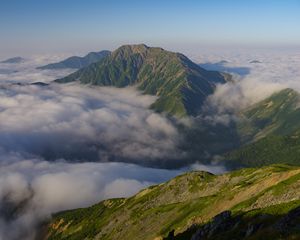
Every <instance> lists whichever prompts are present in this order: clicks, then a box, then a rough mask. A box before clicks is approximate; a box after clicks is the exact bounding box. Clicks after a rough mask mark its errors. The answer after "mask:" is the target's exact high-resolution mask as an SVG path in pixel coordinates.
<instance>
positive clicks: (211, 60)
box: [194, 49, 300, 123]
mask: <svg viewBox="0 0 300 240" xmlns="http://www.w3.org/2000/svg"><path fill="white" fill-rule="evenodd" d="M194 58H195V59H197V61H198V62H202V63H204V64H200V65H202V66H207V67H210V68H211V69H213V70H220V71H227V72H229V73H231V74H232V75H233V77H234V78H233V82H229V83H227V84H223V85H219V86H218V87H217V89H216V91H215V93H214V94H213V95H212V96H210V97H209V99H208V101H207V104H208V106H207V108H208V109H209V110H212V109H214V111H213V112H214V114H215V115H214V116H213V117H211V116H210V117H211V118H212V119H214V121H216V122H224V123H228V122H229V121H231V120H232V117H234V115H235V113H236V112H239V111H240V110H242V109H244V108H246V107H248V106H250V105H252V104H254V103H256V102H258V101H261V100H263V99H265V98H266V97H268V96H270V95H271V94H272V93H274V92H276V91H279V90H281V89H283V88H287V87H289V88H293V89H295V90H298V91H300V54H299V50H285V51H284V50H282V51H280V50H270V49H268V50H259V51H255V50H253V49H252V50H251V49H249V50H244V51H232V52H223V53H219V54H206V55H205V54H204V55H202V56H201V57H196V56H194ZM216 113H218V114H216ZM232 113H233V114H232ZM233 120H234V119H233Z"/></svg>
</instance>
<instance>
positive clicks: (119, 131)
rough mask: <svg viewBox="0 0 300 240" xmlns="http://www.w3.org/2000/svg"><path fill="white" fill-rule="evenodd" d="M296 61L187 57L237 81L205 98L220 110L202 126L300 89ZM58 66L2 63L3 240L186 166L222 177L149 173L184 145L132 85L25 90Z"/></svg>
mask: <svg viewBox="0 0 300 240" xmlns="http://www.w3.org/2000/svg"><path fill="white" fill-rule="evenodd" d="M299 56H300V55H299V52H274V51H270V52H269V51H266V52H262V53H261V52H260V53H253V52H251V51H250V52H249V51H245V52H244V51H242V52H240V53H237V52H234V53H232V52H226V53H224V54H221V53H219V54H218V53H217V54H211V53H207V54H199V55H193V59H194V60H195V61H196V62H198V63H199V64H200V65H201V66H203V67H206V68H208V69H212V70H221V71H227V72H230V73H232V74H233V75H234V81H233V82H231V83H227V84H224V85H220V86H218V87H217V89H216V92H215V94H214V95H212V96H211V97H210V98H209V99H208V102H207V106H206V107H207V108H212V109H215V110H216V112H217V114H216V115H214V116H213V117H212V118H211V119H209V121H211V122H213V121H215V122H218V123H220V122H221V123H224V124H227V123H228V121H231V120H232V119H233V118H232V116H234V114H233V113H234V112H236V111H238V110H240V109H242V108H245V107H247V106H249V105H250V104H253V103H255V102H257V101H259V100H261V99H263V98H265V97H266V96H268V95H270V94H272V93H273V92H274V91H277V90H279V89H282V88H285V87H292V88H295V89H296V90H300V84H299V83H300V79H299V76H300V57H299ZM56 60H58V58H57V57H52V58H49V57H35V58H33V59H32V60H30V59H29V60H27V61H25V62H24V63H21V64H0V239H1V240H2V239H8V240H14V239H28V240H31V239H33V238H34V236H35V234H36V232H35V231H34V229H36V228H35V227H36V226H37V225H38V224H40V222H41V221H43V220H45V219H47V218H49V217H50V216H51V213H53V212H57V211H61V210H65V209H72V208H78V207H85V206H89V205H91V204H94V203H96V202H99V201H100V200H102V199H106V198H112V197H126V196H130V195H132V194H134V193H136V192H137V191H139V190H141V189H142V188H144V187H147V186H149V185H152V184H157V183H160V182H163V181H166V180H168V179H170V178H172V177H174V176H176V175H178V174H180V173H182V172H184V171H187V170H190V169H197V170H205V171H211V172H213V173H216V174H218V173H222V172H224V171H226V169H225V168H224V167H222V166H205V165H201V164H194V165H191V166H187V167H185V168H182V169H173V170H171V169H169V170H167V169H159V168H149V167H147V166H152V167H153V166H156V167H160V166H161V167H166V164H167V165H169V164H170V163H174V164H175V163H176V162H177V161H179V160H180V159H181V158H182V157H183V156H185V154H186V153H184V152H181V151H180V150H179V149H178V144H179V143H180V141H181V140H182V139H181V136H180V134H179V132H178V130H177V128H176V127H175V124H174V122H173V121H172V120H170V119H168V118H166V117H165V116H163V115H160V114H156V113H154V112H153V111H151V110H149V106H150V105H151V103H153V102H154V101H155V99H156V97H153V96H146V95H143V94H141V93H140V92H138V91H137V90H135V89H134V88H127V89H115V88H107V87H106V88H99V87H92V86H82V85H78V84H66V85H59V84H53V83H51V84H50V85H48V86H39V85H30V84H29V83H32V82H46V83H50V82H51V81H52V80H54V79H56V78H60V77H63V76H65V75H67V74H69V73H71V72H72V71H73V70H59V71H53V70H44V71H43V70H37V69H36V67H37V66H40V65H43V64H45V63H49V62H52V61H56ZM224 60H226V61H224ZM252 60H257V61H259V62H260V63H250V62H251V61H252ZM221 61H222V62H221ZM20 83H21V84H20ZM228 113H230V114H228ZM120 161H121V162H120ZM125 162H126V163H125ZM137 164H138V165H137ZM16 206H22V207H21V208H20V207H18V208H16Z"/></svg>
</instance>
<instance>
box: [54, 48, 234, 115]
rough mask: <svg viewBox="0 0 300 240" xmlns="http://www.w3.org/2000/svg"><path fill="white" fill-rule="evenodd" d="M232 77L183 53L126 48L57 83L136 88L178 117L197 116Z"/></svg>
mask: <svg viewBox="0 0 300 240" xmlns="http://www.w3.org/2000/svg"><path fill="white" fill-rule="evenodd" d="M229 78H230V76H229V75H228V74H223V73H219V72H215V71H206V70H205V69H203V68H201V67H199V66H198V65H197V64H195V63H193V62H192V61H191V60H189V59H188V58H187V57H186V56H184V55H182V54H180V53H174V52H169V51H166V50H164V49H162V48H156V47H148V46H146V45H143V44H140V45H125V46H122V47H120V48H118V49H117V50H115V51H114V52H112V54H111V55H109V56H107V57H105V58H103V59H102V60H101V61H99V62H97V63H94V64H92V65H90V66H88V67H86V68H83V69H80V70H79V71H77V72H75V73H73V74H71V75H69V76H67V77H65V78H62V79H58V80H56V82H58V83H68V82H73V81H79V82H81V83H83V84H93V85H99V86H115V87H126V86H131V85H135V86H137V87H138V89H140V90H141V91H143V92H144V93H146V94H151V95H156V96H158V99H157V101H156V102H155V103H154V104H153V105H152V106H151V107H152V108H153V109H154V110H156V111H158V112H166V113H168V114H171V115H176V116H178V117H182V116H186V115H197V114H198V113H199V111H200V109H201V106H202V103H203V102H204V100H205V99H206V97H207V96H208V95H210V94H212V93H213V92H214V89H215V87H216V84H217V83H224V82H225V81H226V80H227V79H229Z"/></svg>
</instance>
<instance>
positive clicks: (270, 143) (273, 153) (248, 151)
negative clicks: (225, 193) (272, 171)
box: [224, 133, 300, 167]
mask: <svg viewBox="0 0 300 240" xmlns="http://www.w3.org/2000/svg"><path fill="white" fill-rule="evenodd" d="M224 158H225V160H224V162H225V163H226V164H227V165H228V166H231V167H241V166H243V167H260V166H266V165H269V164H274V163H286V164H293V165H299V164H300V135H299V134H298V133H295V134H293V135H288V136H278V135H271V136H268V137H265V138H262V139H260V140H258V141H257V142H254V143H251V144H247V145H245V146H243V147H241V148H239V149H237V150H234V151H232V152H230V153H228V154H225V156H224Z"/></svg>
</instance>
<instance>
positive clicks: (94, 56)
mask: <svg viewBox="0 0 300 240" xmlns="http://www.w3.org/2000/svg"><path fill="white" fill-rule="evenodd" d="M109 54H110V51H106V50H104V51H101V52H90V53H89V54H87V55H86V56H84V57H77V56H73V57H69V58H67V59H65V60H63V61H60V62H58V63H51V64H48V65H45V66H41V67H38V68H37V69H42V70H46V69H64V68H73V69H80V68H84V67H87V66H88V65H90V64H92V63H95V62H98V61H100V60H101V59H102V58H104V57H106V56H108V55H109Z"/></svg>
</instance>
